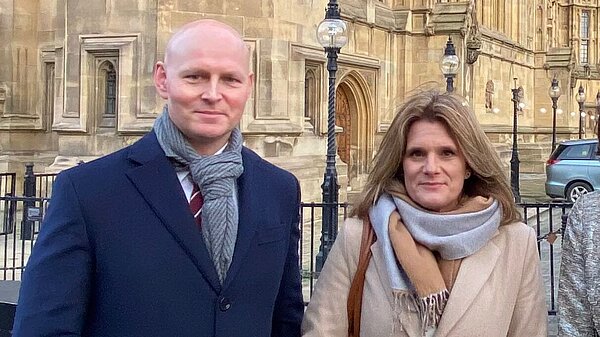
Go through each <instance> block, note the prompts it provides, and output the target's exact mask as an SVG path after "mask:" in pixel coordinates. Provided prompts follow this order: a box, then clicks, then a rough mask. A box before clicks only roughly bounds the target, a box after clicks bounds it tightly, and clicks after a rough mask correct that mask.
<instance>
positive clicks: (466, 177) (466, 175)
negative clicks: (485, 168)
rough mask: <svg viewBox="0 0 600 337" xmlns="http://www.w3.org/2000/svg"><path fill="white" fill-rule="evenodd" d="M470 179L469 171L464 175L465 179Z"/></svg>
mask: <svg viewBox="0 0 600 337" xmlns="http://www.w3.org/2000/svg"><path fill="white" fill-rule="evenodd" d="M470 177H471V171H467V173H465V179H469V178H470Z"/></svg>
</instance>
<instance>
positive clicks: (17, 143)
mask: <svg viewBox="0 0 600 337" xmlns="http://www.w3.org/2000/svg"><path fill="white" fill-rule="evenodd" d="M338 2H339V4H340V8H341V11H342V16H343V19H344V20H345V21H346V23H347V25H348V36H349V43H348V45H347V46H345V47H344V48H343V49H342V51H341V55H340V57H339V60H338V61H339V71H338V72H337V81H336V85H337V89H336V106H337V114H338V115H337V118H336V124H337V128H336V129H337V132H338V133H337V140H338V145H339V149H338V155H339V157H338V161H337V162H338V172H339V174H340V183H341V185H342V188H341V197H340V200H345V199H346V194H347V192H356V191H357V190H359V189H360V188H361V186H362V185H363V183H364V179H365V177H366V174H367V172H368V169H369V165H370V161H371V159H372V157H373V155H374V153H375V151H376V149H377V146H378V144H379V142H380V141H381V138H382V135H383V134H384V133H385V132H386V130H387V128H388V126H389V123H390V122H391V120H392V118H393V115H394V111H395V110H394V109H395V107H396V106H397V105H398V103H400V102H401V101H402V100H403V98H405V97H406V95H408V94H410V92H411V91H413V90H415V89H416V88H419V87H420V86H423V85H430V86H437V87H439V88H440V89H442V90H443V88H444V78H443V76H442V75H441V72H440V70H439V62H440V59H441V57H442V55H443V49H444V46H445V43H446V41H447V39H448V37H449V36H450V37H452V40H453V41H454V44H455V45H456V49H457V55H458V56H459V58H460V61H461V66H460V68H459V73H458V75H457V78H456V80H455V86H456V93H458V94H460V95H462V96H464V97H465V99H466V101H467V102H469V104H471V106H472V107H473V108H474V109H475V111H476V113H477V115H478V117H479V120H480V122H481V123H482V124H483V126H484V128H485V129H486V132H487V133H488V135H489V137H490V139H492V140H493V141H494V142H495V143H497V144H498V150H499V151H501V153H505V152H506V149H507V148H508V147H507V145H506V144H510V141H511V136H510V132H511V130H512V118H513V117H512V116H513V102H512V101H511V97H512V96H511V95H512V94H511V89H512V88H514V87H515V86H516V87H519V101H521V102H523V103H524V107H523V108H522V109H520V111H519V112H518V117H519V140H520V141H521V142H522V143H521V147H522V149H523V150H522V151H523V153H525V154H527V151H530V152H531V156H530V158H531V160H530V162H527V160H528V159H527V158H529V157H527V156H526V157H525V158H524V162H523V165H524V168H525V170H528V169H529V170H531V171H536V170H539V168H540V167H543V159H545V157H547V155H548V151H549V139H550V135H551V125H552V109H551V101H550V99H549V97H548V94H547V90H548V87H549V85H550V80H551V78H552V77H553V76H556V77H557V78H558V79H559V81H560V85H561V87H562V90H563V96H562V97H561V98H560V99H559V102H558V105H559V108H560V109H561V110H562V111H564V113H562V114H558V115H557V125H558V128H557V131H558V134H559V139H564V138H572V137H576V136H577V127H578V119H577V118H576V117H573V116H571V113H570V112H571V111H577V109H578V108H577V102H576V101H575V93H576V91H577V88H578V86H579V84H582V85H583V86H584V87H585V88H586V93H588V94H587V96H588V97H587V100H586V102H585V105H584V106H585V110H586V112H588V115H586V118H584V119H582V120H583V121H584V122H585V128H586V130H587V134H588V135H589V136H591V135H592V126H593V123H594V122H595V121H596V120H597V118H596V116H597V112H596V111H597V110H596V108H597V103H596V93H597V92H598V90H600V68H599V66H598V64H600V59H599V58H598V55H599V54H598V52H599V49H598V33H599V32H600V29H599V23H600V21H599V20H600V19H599V17H598V6H599V4H598V2H599V0H575V1H567V0H476V1H473V0H471V1H450V0H448V1H443V0H339V1H338ZM326 5H327V0H156V1H145V0H92V1H74V0H73V1H72V0H0V41H2V42H3V43H2V45H1V46H0V172H5V171H12V172H17V173H18V174H22V171H23V166H24V163H27V162H33V163H35V164H36V166H35V167H36V171H38V172H39V171H50V172H52V171H59V170H61V169H64V168H65V167H69V166H72V165H75V164H76V163H78V162H79V161H88V160H91V159H93V158H97V157H98V156H101V155H104V154H107V153H110V152H112V151H115V150H117V149H119V148H122V147H123V146H126V145H128V144H131V143H132V142H134V141H135V140H136V139H138V138H139V137H140V136H141V135H142V134H143V133H145V132H147V131H148V130H149V129H150V128H151V126H152V123H153V121H154V119H155V118H156V116H157V114H158V113H159V112H160V111H161V108H162V105H163V104H164V103H163V102H162V101H161V100H160V98H159V97H158V96H157V95H156V94H155V90H154V86H153V82H152V76H151V75H152V69H153V65H154V63H155V62H156V61H157V60H159V59H162V57H163V56H164V55H163V53H164V48H165V45H166V42H167V40H168V38H169V36H170V35H171V34H172V33H173V32H174V31H176V30H177V29H178V27H180V26H182V25H183V24H184V23H186V22H189V21H191V20H194V19H200V18H213V19H217V20H220V21H223V22H226V23H228V24H230V25H231V26H233V27H235V28H236V29H237V30H239V31H240V33H241V34H242V36H243V37H244V39H245V41H246V43H247V44H248V46H249V47H250V48H251V50H252V53H251V54H252V62H251V67H252V70H253V71H254V73H255V74H256V83H255V87H254V92H253V95H252V97H251V99H250V101H249V102H248V105H247V107H246V111H245V113H244V116H243V119H242V122H241V125H240V128H241V130H242V132H243V134H244V138H245V143H246V145H247V146H249V147H250V148H252V149H254V150H255V151H256V152H258V153H259V154H260V155H261V156H263V157H265V158H266V159H267V160H269V161H271V162H273V163H275V164H277V165H279V166H281V167H284V168H286V169H288V170H290V171H292V172H293V173H294V174H296V176H297V177H298V178H299V179H300V180H301V184H302V189H303V200H306V201H318V200H320V193H321V192H320V185H321V182H322V180H323V172H324V167H325V152H326V138H327V137H326V132H327V125H326V121H327V70H326V58H325V55H324V52H323V49H322V47H321V46H320V45H318V43H317V41H316V37H315V32H316V27H317V25H318V24H319V22H320V21H321V20H323V18H324V9H325V7H326ZM514 78H516V79H517V80H516V81H515V80H514ZM544 111H545V112H544ZM592 116H593V118H594V120H592ZM536 154H538V155H536ZM503 157H504V156H503ZM522 160H523V159H522ZM540 165H541V166H540Z"/></svg>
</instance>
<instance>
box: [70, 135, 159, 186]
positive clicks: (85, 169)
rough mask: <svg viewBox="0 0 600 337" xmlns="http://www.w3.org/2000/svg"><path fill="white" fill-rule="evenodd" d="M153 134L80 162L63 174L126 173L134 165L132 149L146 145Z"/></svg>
mask: <svg viewBox="0 0 600 337" xmlns="http://www.w3.org/2000/svg"><path fill="white" fill-rule="evenodd" d="M151 137H152V135H151V134H147V135H145V136H143V137H142V138H140V139H139V140H137V141H136V142H135V143H133V144H131V145H128V146H126V147H124V148H122V149H119V150H117V151H115V152H112V153H109V154H107V155H104V156H102V157H99V158H97V159H94V160H92V161H89V162H87V163H82V164H79V165H77V166H75V167H72V168H69V169H67V170H64V171H62V172H61V174H64V175H69V177H72V178H73V177H82V178H89V177H107V176H109V175H111V174H113V173H124V172H125V171H126V170H127V169H128V168H130V167H132V161H131V160H130V155H131V151H132V149H134V148H140V147H142V146H145V143H147V142H148V138H151Z"/></svg>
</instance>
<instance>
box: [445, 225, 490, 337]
mask: <svg viewBox="0 0 600 337" xmlns="http://www.w3.org/2000/svg"><path fill="white" fill-rule="evenodd" d="M496 235H497V233H496ZM499 256H500V249H499V248H498V247H497V246H496V245H495V244H494V242H493V240H490V241H489V242H488V244H486V245H485V246H484V247H483V248H481V249H480V250H479V251H478V252H477V253H475V254H473V255H471V256H469V257H467V258H465V259H464V260H463V261H462V262H461V266H460V270H459V271H458V275H457V277H456V281H455V282H454V286H453V287H452V292H451V293H450V298H449V299H448V303H447V304H446V308H445V309H444V314H443V315H442V319H441V320H440V323H439V325H438V328H437V332H436V334H435V335H436V336H447V335H448V333H449V332H450V331H451V330H452V329H453V328H454V326H455V325H456V323H458V321H459V320H460V319H461V317H462V316H463V315H464V314H465V312H466V311H467V310H469V309H470V307H471V304H472V303H473V301H474V300H475V298H476V297H477V295H478V294H479V292H480V290H481V288H482V287H483V286H484V285H485V283H486V282H487V280H488V279H489V277H490V275H491V273H492V271H493V270H494V266H495V265H496V260H498V257H499Z"/></svg>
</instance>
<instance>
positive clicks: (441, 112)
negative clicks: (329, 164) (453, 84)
mask: <svg viewBox="0 0 600 337" xmlns="http://www.w3.org/2000/svg"><path fill="white" fill-rule="evenodd" d="M419 120H427V121H437V122H441V123H442V124H444V125H445V126H446V129H447V131H448V133H449V134H450V136H451V137H452V138H453V139H454V140H455V141H456V142H457V144H458V147H459V148H460V150H461V151H462V153H463V155H464V156H465V160H466V162H467V167H468V168H470V170H471V171H472V174H471V177H470V178H469V179H467V180H465V185H464V187H463V195H464V196H466V197H473V196H484V197H493V198H494V199H496V200H498V202H499V203H500V205H501V206H502V213H503V214H502V224H508V223H512V222H515V221H520V220H521V215H520V214H519V212H518V210H517V206H516V204H515V202H514V199H513V195H512V192H511V189H510V185H509V183H508V179H507V177H506V175H505V173H504V171H503V169H502V165H501V162H500V157H499V156H498V154H497V153H496V151H495V150H494V148H493V146H492V144H491V142H490V141H489V139H488V138H487V136H486V135H485V133H484V132H483V129H482V128H481V126H480V125H479V122H478V121H477V118H476V117H475V114H474V112H473V111H472V110H471V108H470V107H469V106H468V104H467V103H466V102H465V101H464V99H463V98H461V97H459V96H456V95H453V94H448V93H440V92H438V91H437V90H425V91H421V92H419V93H417V94H415V95H413V96H411V97H409V98H408V99H407V100H406V101H405V102H404V104H402V106H401V107H400V109H399V110H398V113H397V114H396V116H395V117H394V120H393V121H392V124H391V125H390V128H389V130H388V132H387V133H386V134H385V136H384V137H383V140H382V142H381V145H380V146H379V151H378V152H377V155H376V156H375V158H374V159H373V168H372V171H371V173H370V174H369V178H368V179H367V182H366V185H365V188H364V190H363V193H362V194H361V196H360V197H359V199H358V200H357V202H356V203H355V207H354V208H353V210H352V212H351V215H352V216H357V217H359V218H361V219H365V218H367V217H368V214H369V208H370V207H371V206H372V205H373V203H374V202H375V201H376V200H377V199H378V198H379V196H380V195H381V194H382V193H384V192H387V193H390V194H392V195H397V194H406V189H405V187H404V172H403V167H402V159H403V158H404V154H405V151H406V139H407V136H408V131H409V130H410V127H411V126H412V124H413V123H414V122H416V121H419Z"/></svg>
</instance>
